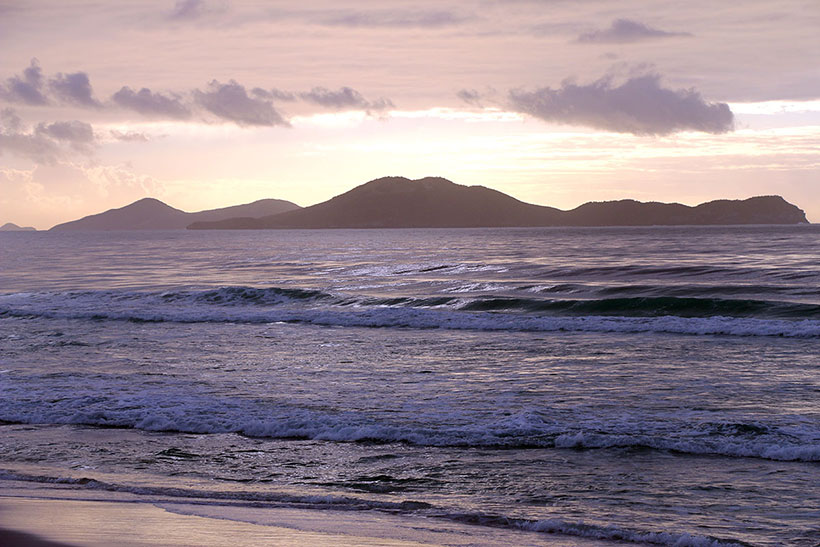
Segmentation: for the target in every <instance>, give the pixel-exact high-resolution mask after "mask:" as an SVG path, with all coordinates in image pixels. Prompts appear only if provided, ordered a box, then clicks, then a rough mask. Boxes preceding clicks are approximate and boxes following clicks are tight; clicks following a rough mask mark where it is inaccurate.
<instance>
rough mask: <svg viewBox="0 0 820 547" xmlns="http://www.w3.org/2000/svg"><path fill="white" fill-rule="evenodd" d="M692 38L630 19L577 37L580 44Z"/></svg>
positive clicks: (683, 33) (620, 20)
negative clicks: (676, 37) (678, 37)
mask: <svg viewBox="0 0 820 547" xmlns="http://www.w3.org/2000/svg"><path fill="white" fill-rule="evenodd" d="M674 36H692V35H691V34H689V33H688V32H667V31H665V30H659V29H656V28H652V27H650V26H647V25H645V24H643V23H639V22H638V21H632V20H630V19H616V20H615V21H613V22H612V25H611V26H610V27H609V28H605V29H602V30H593V31H592V32H587V33H584V34H581V35H580V36H578V39H577V42H579V43H582V44H631V43H633V42H641V41H643V40H653V39H657V38H671V37H674Z"/></svg>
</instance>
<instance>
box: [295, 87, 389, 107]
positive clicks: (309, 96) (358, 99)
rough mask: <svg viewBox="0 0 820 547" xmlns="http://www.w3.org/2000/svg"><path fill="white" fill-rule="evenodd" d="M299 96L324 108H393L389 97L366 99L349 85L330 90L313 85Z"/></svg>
mask: <svg viewBox="0 0 820 547" xmlns="http://www.w3.org/2000/svg"><path fill="white" fill-rule="evenodd" d="M299 97H300V98H301V99H302V100H304V101H307V102H310V103H314V104H318V105H320V106H324V107H326V108H334V109H337V110H342V109H346V108H347V109H356V110H385V109H387V108H393V103H392V102H391V101H390V100H389V99H384V98H379V99H376V100H375V101H368V100H367V99H365V98H364V97H363V96H362V94H361V93H359V92H358V91H356V90H355V89H353V88H350V87H340V88H339V89H338V91H332V90H330V89H327V88H324V87H314V88H313V89H311V90H310V91H307V92H303V93H299Z"/></svg>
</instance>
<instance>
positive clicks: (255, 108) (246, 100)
mask: <svg viewBox="0 0 820 547" xmlns="http://www.w3.org/2000/svg"><path fill="white" fill-rule="evenodd" d="M193 94H194V98H195V99H196V102H197V104H199V105H200V106H201V107H202V108H204V109H205V110H207V111H209V112H211V113H212V114H214V115H216V116H218V117H220V118H222V119H223V120H228V121H232V122H234V123H236V124H238V125H242V126H246V125H263V126H264V125H268V126H272V125H285V126H287V125H290V124H289V123H288V122H287V120H285V119H284V118H283V117H282V115H281V114H279V112H277V111H276V109H275V108H274V107H273V104H272V103H271V102H270V100H269V99H265V98H252V97H249V96H248V92H247V91H246V90H245V87H244V86H242V85H239V84H238V83H236V82H235V81H234V80H231V81H230V82H228V83H227V84H221V83H219V82H218V81H216V80H213V81H212V82H211V83H210V84H208V89H207V90H206V91H200V90H198V89H196V90H194V92H193Z"/></svg>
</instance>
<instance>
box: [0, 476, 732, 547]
mask: <svg viewBox="0 0 820 547" xmlns="http://www.w3.org/2000/svg"><path fill="white" fill-rule="evenodd" d="M0 480H6V481H18V482H33V483H40V484H59V485H64V486H73V487H75V488H78V489H87V490H100V491H106V492H124V493H129V494H135V495H138V496H142V497H148V498H151V499H150V501H151V503H154V504H160V505H161V506H162V507H163V508H164V509H166V510H169V511H172V512H175V513H178V514H185V515H191V516H204V517H209V516H212V515H211V514H210V512H208V511H207V510H206V509H204V508H206V507H208V506H223V505H231V506H235V507H236V506H238V507H253V508H256V509H258V508H260V507H269V508H292V509H303V510H327V509H331V510H334V511H376V512H383V513H389V514H392V515H401V516H405V517H412V516H420V517H424V518H426V519H435V520H438V521H444V522H456V523H461V524H470V525H472V526H486V527H492V528H502V529H509V530H523V531H528V532H535V533H541V534H560V535H563V536H569V537H577V538H585V539H597V540H605V541H606V540H609V541H617V542H619V543H623V542H626V543H636V544H649V545H664V546H674V547H743V546H745V545H747V544H745V543H744V542H741V541H737V540H734V539H721V538H716V537H710V536H703V535H697V534H689V533H685V532H684V533H680V532H666V531H661V532H658V531H646V530H640V529H630V528H625V527H619V526H614V525H603V524H594V523H585V522H580V521H576V522H573V521H570V520H564V519H560V518H551V519H543V520H537V519H527V518H520V517H509V516H505V515H498V514H487V513H480V512H460V511H457V510H453V509H452V508H443V507H437V506H435V505H432V504H430V503H427V502H424V501H415V500H405V501H395V502H394V501H383V500H374V499H369V498H365V497H356V496H349V495H333V494H319V495H296V494H290V493H286V492H275V491H270V490H268V489H266V490H265V491H264V492H260V491H241V490H239V491H238V490H231V491H220V490H203V489H196V488H173V487H163V486H145V485H140V486H135V485H128V484H117V483H113V482H109V481H102V480H98V479H94V478H89V477H54V476H47V475H31V474H25V473H20V472H17V471H11V470H2V469H0ZM156 498H163V499H156ZM169 498H170V499H169ZM188 500H196V504H195V505H186V506H185V508H184V509H183V508H182V507H177V506H176V503H186V502H187V501H188ZM198 508H199V509H198ZM219 514H220V518H226V519H229V520H235V521H239V522H252V523H253V524H258V525H265V524H266V523H265V522H260V521H258V520H254V521H245V520H243V519H242V518H241V517H240V516H238V515H237V514H236V513H231V514H230V515H231V516H226V515H225V514H224V512H220V513H219Z"/></svg>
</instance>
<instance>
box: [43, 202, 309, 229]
mask: <svg viewBox="0 0 820 547" xmlns="http://www.w3.org/2000/svg"><path fill="white" fill-rule="evenodd" d="M293 209H299V206H298V205H296V204H295V203H291V202H289V201H284V200H281V199H262V200H259V201H254V202H253V203H248V204H245V205H235V206H233V207H224V208H222V209H210V210H207V211H200V212H198V213H186V212H185V211H180V210H179V209H175V208H173V207H171V206H170V205H167V204H165V203H163V202H161V201H160V200H158V199H154V198H143V199H141V200H139V201H135V202H134V203H132V204H130V205H126V206H125V207H121V208H119V209H110V210H108V211H105V212H103V213H99V214H96V215H90V216H87V217H83V218H81V219H79V220H73V221H71V222H65V223H63V224H58V225H56V226H54V227H53V228H51V230H53V231H68V230H182V229H185V227H186V226H188V225H189V224H191V223H192V222H197V221H209V222H213V221H219V220H224V219H228V218H234V217H242V216H252V217H264V216H268V215H275V214H277V213H283V212H285V211H290V210H293Z"/></svg>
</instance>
